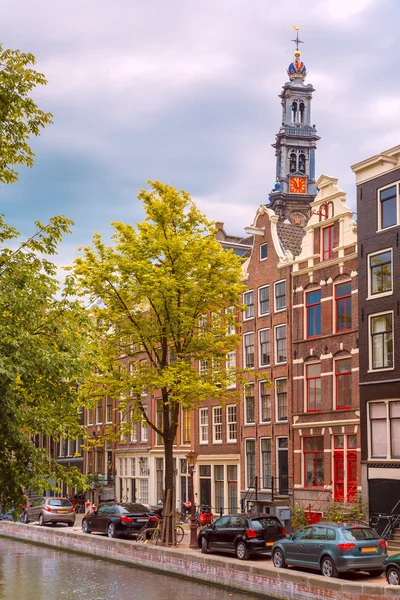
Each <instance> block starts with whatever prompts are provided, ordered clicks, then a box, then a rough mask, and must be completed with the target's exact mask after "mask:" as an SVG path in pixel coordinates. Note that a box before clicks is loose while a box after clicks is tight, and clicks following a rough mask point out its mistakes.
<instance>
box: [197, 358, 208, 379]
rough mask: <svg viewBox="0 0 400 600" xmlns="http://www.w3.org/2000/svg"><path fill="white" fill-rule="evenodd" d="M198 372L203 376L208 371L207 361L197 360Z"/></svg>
mask: <svg viewBox="0 0 400 600" xmlns="http://www.w3.org/2000/svg"><path fill="white" fill-rule="evenodd" d="M199 373H200V377H205V376H206V375H207V373H208V361H207V360H199Z"/></svg>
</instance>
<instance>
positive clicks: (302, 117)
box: [299, 102, 305, 123]
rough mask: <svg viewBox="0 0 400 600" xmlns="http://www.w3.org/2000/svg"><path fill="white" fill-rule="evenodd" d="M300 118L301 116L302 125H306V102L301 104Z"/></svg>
mask: <svg viewBox="0 0 400 600" xmlns="http://www.w3.org/2000/svg"><path fill="white" fill-rule="evenodd" d="M299 113H300V114H299V116H300V123H304V113H305V106H304V102H300V108H299Z"/></svg>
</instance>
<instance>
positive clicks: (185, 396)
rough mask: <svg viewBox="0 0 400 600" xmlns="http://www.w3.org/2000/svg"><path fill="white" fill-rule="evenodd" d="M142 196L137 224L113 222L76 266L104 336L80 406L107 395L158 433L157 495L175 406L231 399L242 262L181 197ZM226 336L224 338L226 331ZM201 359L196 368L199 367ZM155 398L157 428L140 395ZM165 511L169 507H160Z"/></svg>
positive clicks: (164, 190)
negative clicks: (229, 363)
mask: <svg viewBox="0 0 400 600" xmlns="http://www.w3.org/2000/svg"><path fill="white" fill-rule="evenodd" d="M149 184H150V191H145V190H142V191H141V192H140V193H139V196H138V198H139V200H141V201H142V202H143V206H144V210H145V219H144V221H143V222H141V223H139V224H138V225H137V226H136V227H133V226H132V225H130V224H123V223H113V227H114V231H115V233H114V236H113V244H112V245H106V244H105V243H104V242H103V241H102V238H101V236H100V235H99V234H96V235H95V236H94V238H93V244H92V246H91V247H87V248H84V249H83V256H81V257H79V258H77V259H76V261H75V266H74V274H75V277H76V279H77V282H78V285H79V289H80V293H81V294H84V295H89V297H90V299H91V300H92V301H93V302H94V301H95V300H98V299H100V300H101V301H102V304H101V305H100V306H97V308H96V318H97V322H98V323H99V327H100V329H101V330H102V333H103V341H102V343H101V345H100V346H99V347H98V351H99V361H100V363H101V367H100V369H99V371H98V372H97V373H93V375H92V377H90V378H89V379H87V380H86V382H85V384H84V386H83V387H82V391H83V393H84V394H85V396H86V398H87V399H88V400H90V399H91V400H93V399H96V398H97V399H98V398H100V397H103V396H104V395H108V396H110V397H112V398H114V399H116V400H119V409H120V411H121V412H130V410H131V411H132V412H131V413H130V415H131V418H132V419H133V420H135V421H142V422H144V423H146V422H147V424H148V425H149V426H150V427H151V428H152V429H153V430H154V431H156V433H157V434H158V435H160V436H161V437H162V439H163V442H164V448H165V490H166V491H168V490H171V489H172V487H173V462H172V450H173V443H174V439H175V436H176V432H177V426H178V418H179V413H180V409H181V407H184V408H187V409H195V408H197V407H198V406H199V404H201V402H203V401H204V400H205V399H207V398H216V399H219V400H220V402H222V403H223V402H225V401H227V400H228V399H229V400H230V401H232V400H237V399H238V391H237V389H238V388H235V386H234V385H232V384H235V382H237V378H238V377H239V378H240V377H241V374H240V373H239V371H237V370H236V369H227V368H226V356H227V354H228V353H229V352H230V351H234V350H236V348H237V347H238V344H239V336H238V335H236V334H235V333H234V331H235V329H234V325H235V311H237V310H240V309H241V308H242V307H241V304H240V298H241V295H242V292H243V290H244V286H243V284H242V283H241V278H242V271H241V260H240V259H239V257H237V256H236V255H235V254H233V252H231V251H229V252H227V251H224V250H223V248H222V246H221V244H220V243H219V242H218V241H217V239H216V235H215V227H214V225H213V224H212V223H211V222H209V221H208V220H207V219H206V218H205V216H204V215H202V214H201V213H200V212H199V210H198V209H197V207H196V205H195V203H194V202H193V201H192V200H191V198H190V196H189V194H188V193H186V192H185V191H177V190H176V189H175V188H174V187H171V186H169V185H166V184H162V183H159V182H149ZM232 330H233V333H232ZM199 361H202V362H201V364H202V366H203V368H202V369H199ZM156 391H157V392H158V396H160V397H161V401H162V422H161V423H160V421H157V418H156V414H155V413H154V411H153V412H150V411H149V410H148V411H146V410H145V408H144V404H143V397H144V395H147V394H152V393H153V392H156ZM167 512H168V508H167Z"/></svg>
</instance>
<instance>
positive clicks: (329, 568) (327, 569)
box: [321, 556, 338, 577]
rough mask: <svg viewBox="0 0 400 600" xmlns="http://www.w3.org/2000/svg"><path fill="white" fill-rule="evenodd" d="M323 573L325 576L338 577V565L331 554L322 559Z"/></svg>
mask: <svg viewBox="0 0 400 600" xmlns="http://www.w3.org/2000/svg"><path fill="white" fill-rule="evenodd" d="M321 574H322V575H323V576H324V577H337V576H338V572H337V569H336V565H335V563H334V562H333V560H332V559H331V558H330V557H329V556H324V558H323V559H322V561H321Z"/></svg>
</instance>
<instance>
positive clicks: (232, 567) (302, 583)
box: [0, 521, 399, 600]
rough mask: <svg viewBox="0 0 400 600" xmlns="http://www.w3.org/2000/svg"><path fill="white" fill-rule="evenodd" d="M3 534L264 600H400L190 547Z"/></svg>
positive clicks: (23, 528)
mask: <svg viewBox="0 0 400 600" xmlns="http://www.w3.org/2000/svg"><path fill="white" fill-rule="evenodd" d="M0 536H2V537H9V538H13V539H17V540H20V541H24V542H30V543H34V544H40V545H43V546H49V547H51V548H58V549H60V550H67V551H70V552H77V553H81V554H84V555H86V556H95V557H96V558H102V559H104V560H110V561H114V562H119V563H122V564H126V565H131V566H135V567H142V568H147V569H152V570H155V571H159V572H161V573H164V574H170V575H177V576H180V577H184V578H186V579H190V580H195V581H199V582H204V583H211V584H216V585H220V586H224V587H226V588H231V589H233V590H237V591H243V592H247V593H253V594H255V595H257V596H260V597H264V598H276V599H280V600H325V599H329V600H382V599H383V598H399V589H398V587H397V586H388V585H374V584H371V583H360V582H358V583H353V582H350V581H341V580H340V579H326V578H325V577H322V576H320V575H314V574H309V573H304V572H299V571H293V570H288V569H276V568H275V567H273V566H272V564H271V563H262V564H261V563H260V562H259V561H258V562H257V563H255V562H254V561H245V562H241V561H238V560H237V559H234V558H231V557H221V556H211V555H204V554H201V553H200V551H196V550H190V549H189V548H187V547H182V548H180V547H179V546H178V547H177V548H162V547H159V546H153V545H150V544H139V543H136V542H132V541H129V540H121V539H109V538H106V537H100V536H97V535H96V536H95V535H84V534H81V533H77V532H73V531H67V530H65V529H61V528H48V527H38V526H37V525H24V524H22V523H11V522H6V521H1V522H0Z"/></svg>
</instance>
